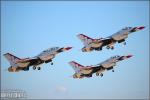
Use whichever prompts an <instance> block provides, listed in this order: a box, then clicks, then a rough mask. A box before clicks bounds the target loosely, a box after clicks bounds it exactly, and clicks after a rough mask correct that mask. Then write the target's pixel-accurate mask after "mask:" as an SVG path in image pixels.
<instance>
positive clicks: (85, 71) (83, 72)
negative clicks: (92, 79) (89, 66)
mask: <svg viewBox="0 0 150 100" xmlns="http://www.w3.org/2000/svg"><path fill="white" fill-rule="evenodd" d="M91 72H92V70H82V71H81V72H80V73H82V74H89V73H91Z"/></svg>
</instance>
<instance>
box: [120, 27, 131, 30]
mask: <svg viewBox="0 0 150 100" xmlns="http://www.w3.org/2000/svg"><path fill="white" fill-rule="evenodd" d="M131 28H132V27H125V28H123V29H122V30H128V29H131Z"/></svg>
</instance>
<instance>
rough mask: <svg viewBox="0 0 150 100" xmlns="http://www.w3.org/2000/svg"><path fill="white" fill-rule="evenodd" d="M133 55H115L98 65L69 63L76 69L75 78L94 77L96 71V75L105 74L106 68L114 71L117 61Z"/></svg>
mask: <svg viewBox="0 0 150 100" xmlns="http://www.w3.org/2000/svg"><path fill="white" fill-rule="evenodd" d="M130 57H132V55H127V56H118V55H117V56H113V57H110V58H109V59H107V60H105V61H104V62H102V63H99V64H97V65H91V66H83V65H81V64H79V63H77V62H75V61H71V62H69V64H70V65H71V66H72V68H73V69H74V70H75V74H74V75H73V78H79V79H81V78H84V77H87V78H89V77H92V75H93V74H94V73H96V76H99V75H100V76H101V77H102V76H103V73H104V72H105V71H106V70H112V72H114V66H116V63H117V62H119V61H122V60H125V59H128V58H130Z"/></svg>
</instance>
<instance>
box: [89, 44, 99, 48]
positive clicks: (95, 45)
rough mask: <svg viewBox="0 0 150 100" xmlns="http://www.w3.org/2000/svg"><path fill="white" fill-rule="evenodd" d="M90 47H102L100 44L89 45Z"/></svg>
mask: <svg viewBox="0 0 150 100" xmlns="http://www.w3.org/2000/svg"><path fill="white" fill-rule="evenodd" d="M90 45H91V47H95V48H97V47H100V46H101V45H102V43H91V44H90Z"/></svg>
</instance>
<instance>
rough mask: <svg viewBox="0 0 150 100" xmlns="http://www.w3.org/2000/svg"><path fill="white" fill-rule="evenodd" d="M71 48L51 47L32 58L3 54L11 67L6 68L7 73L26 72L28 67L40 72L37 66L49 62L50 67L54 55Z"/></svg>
mask: <svg viewBox="0 0 150 100" xmlns="http://www.w3.org/2000/svg"><path fill="white" fill-rule="evenodd" d="M71 48H72V47H66V48H64V47H63V48H59V47H52V48H49V49H47V50H44V51H43V52H41V53H40V54H39V55H37V56H35V57H33V58H24V59H21V58H18V57H16V56H14V55H12V54H10V53H6V54H4V56H5V57H6V59H7V60H8V61H9V63H10V65H11V66H10V67H9V68H8V71H9V72H18V71H21V70H23V71H28V70H29V67H30V66H33V69H34V70H35V69H36V68H37V69H38V70H40V69H41V67H39V65H41V64H43V63H49V62H51V65H53V63H52V59H53V58H54V57H55V56H56V54H58V53H61V52H64V51H67V50H69V49H71Z"/></svg>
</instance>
